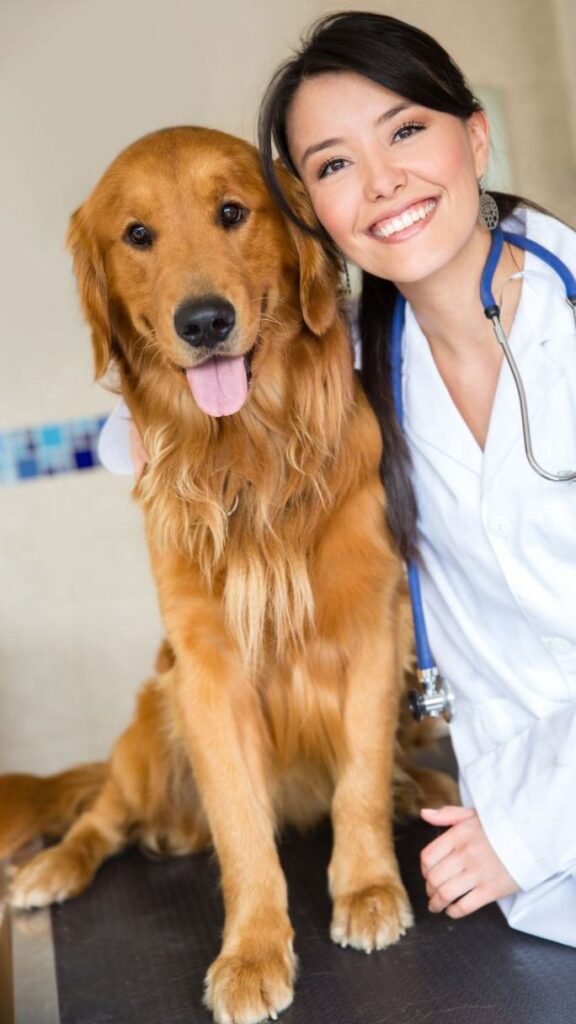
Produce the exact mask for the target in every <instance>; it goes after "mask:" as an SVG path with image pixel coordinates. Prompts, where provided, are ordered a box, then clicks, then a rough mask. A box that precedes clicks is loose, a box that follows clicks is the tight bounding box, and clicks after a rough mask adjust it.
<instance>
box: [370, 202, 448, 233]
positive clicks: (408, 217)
mask: <svg viewBox="0 0 576 1024" xmlns="http://www.w3.org/2000/svg"><path fill="white" fill-rule="evenodd" d="M435 206H436V202H435V200H433V199H431V200H430V202H428V203H423V204H422V206H411V207H410V209H409V210H404V213H403V214H401V215H400V216H399V217H393V218H392V219H391V220H387V221H386V222H385V223H384V224H381V225H380V226H379V227H377V228H374V231H373V234H375V235H377V236H378V237H379V238H389V237H390V235H395V234H396V232H397V231H404V229H405V228H409V227H410V226H411V225H412V224H415V223H416V221H419V220H424V218H425V217H427V216H428V214H429V213H432V210H433V209H434V207H435Z"/></svg>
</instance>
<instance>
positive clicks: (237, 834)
mask: <svg viewBox="0 0 576 1024" xmlns="http://www.w3.org/2000/svg"><path fill="white" fill-rule="evenodd" d="M154 568H155V573H156V576H157V579H158V582H159V593H160V600H161V605H162V610H163V613H164V617H165V621H166V625H167V627H168V633H169V636H170V641H171V643H172V646H173V648H174V651H175V654H176V666H175V669H174V670H173V676H174V686H175V688H176V705H177V707H178V708H179V710H180V723H179V732H180V735H181V736H182V737H183V739H184V742H185V744H186V748H187V751H188V755H189V757H190V762H191V766H192V773H193V775H194V779H195V782H196V785H197V787H198V791H199V793H200V798H201V800H202V804H203V807H204V811H205V813H206V817H207V820H208V824H209V826H210V832H211V835H212V841H213V843H214V847H215V849H216V852H217V855H218V859H219V862H220V869H221V875H222V892H223V896H224V907H225V914H226V919H225V927H224V942H223V946H222V950H221V952H220V955H219V956H218V958H217V959H216V960H215V962H214V963H213V964H212V966H211V967H210V969H209V971H208V975H207V978H206V1003H207V1005H208V1006H209V1007H210V1009H212V1011H213V1013H214V1017H215V1019H216V1021H218V1024H232V1022H233V1024H256V1022H257V1021H261V1020H264V1019H267V1018H269V1017H274V1016H275V1015H277V1014H278V1013H279V1012H280V1011H281V1010H283V1009H285V1007H287V1006H289V1004H290V1003H291V1002H292V990H293V980H294V973H295V959H294V954H293V951H292V937H293V932H292V928H291V925H290V920H289V918H288V911H287V892H286V881H285V879H284V875H283V873H282V869H281V866H280V861H279V858H278V853H277V850H276V843H275V838H274V814H273V809H272V801H271V795H270V775H271V770H270V764H269V754H268V751H267V742H266V730H265V726H264V722H263V717H262V711H261V707H260V702H259V698H258V694H257V692H256V689H255V687H254V686H253V685H252V684H251V681H250V679H249V678H248V677H247V675H246V673H245V672H244V670H243V668H242V664H241V660H240V657H239V653H238V651H237V649H236V648H235V646H234V645H233V644H232V642H231V640H230V639H229V636H228V635H227V632H226V629H225V626H224V622H223V619H222V611H221V607H220V604H219V602H217V601H216V600H214V599H211V598H208V597H207V596H206V595H205V594H202V596H201V598H200V599H199V598H198V594H197V593H196V594H195V593H191V592H190V589H189V587H190V584H189V580H190V571H189V567H188V566H186V571H183V572H178V568H177V567H175V566H174V565H170V563H169V559H168V558H167V557H164V558H163V559H157V560H156V565H155V567H154Z"/></svg>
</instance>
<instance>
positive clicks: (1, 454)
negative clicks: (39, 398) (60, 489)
mask: <svg viewBox="0 0 576 1024" xmlns="http://www.w3.org/2000/svg"><path fill="white" fill-rule="evenodd" d="M106 418H107V417H106V416H97V417H94V418H91V419H78V420H68V421H67V422H65V423H49V424H44V425H43V426H39V427H28V428H26V429H21V430H9V431H4V432H0V485H2V484H15V483H19V482H20V481H25V480H34V479H36V478H38V477H40V476H54V475H55V474H56V473H74V472H76V471H77V470H84V469H93V468H94V467H95V466H100V465H101V463H100V460H99V458H98V453H97V446H98V437H99V435H100V431H101V430H102V427H103V425H104V423H105V422H106Z"/></svg>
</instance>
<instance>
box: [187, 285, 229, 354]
mask: <svg viewBox="0 0 576 1024" xmlns="http://www.w3.org/2000/svg"><path fill="white" fill-rule="evenodd" d="M235 321H236V313H235V311H234V306H232V305H231V304H230V303H229V302H226V300H225V299H219V298H215V297H212V296H208V297H206V298H202V299H193V300H192V301H186V302H183V303H182V305H181V306H179V307H178V309H177V310H176V312H175V314H174V327H175V328H176V333H177V334H179V335H180V337H181V338H183V340H184V341H186V342H188V344H189V345H194V346H195V347H196V348H214V347H215V346H216V345H218V343H219V342H221V341H225V340H226V338H227V337H228V335H229V334H230V332H231V330H232V328H233V327H234V323H235Z"/></svg>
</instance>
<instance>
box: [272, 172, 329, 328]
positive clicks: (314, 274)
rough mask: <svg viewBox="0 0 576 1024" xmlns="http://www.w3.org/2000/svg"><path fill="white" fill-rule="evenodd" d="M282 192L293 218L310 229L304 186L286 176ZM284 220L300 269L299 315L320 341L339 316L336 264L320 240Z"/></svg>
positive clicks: (313, 219)
mask: <svg viewBox="0 0 576 1024" xmlns="http://www.w3.org/2000/svg"><path fill="white" fill-rule="evenodd" d="M282 190H283V192H284V194H285V195H286V198H287V200H288V202H289V204H290V208H291V209H292V210H293V211H294V213H295V214H296V216H297V217H298V218H299V219H300V220H302V221H304V223H305V224H310V225H313V224H314V223H315V217H314V213H313V211H312V206H311V204H310V200H309V199H308V195H307V193H306V191H305V189H304V186H303V185H302V184H301V183H300V182H299V181H298V180H297V179H296V178H294V177H292V175H288V174H285V175H283V176H282ZM287 220H288V225H289V230H290V235H291V238H292V242H293V245H294V248H295V250H296V253H297V256H298V263H299V265H300V303H301V306H302V314H303V316H304V321H305V323H306V324H307V326H308V327H309V328H310V330H311V331H312V333H313V334H315V335H317V336H318V337H320V336H321V335H322V334H324V333H325V332H326V331H327V330H328V328H329V327H331V326H332V324H333V323H334V320H335V319H336V315H337V312H338V289H339V272H338V263H337V260H336V256H335V255H334V254H331V253H329V252H328V250H327V248H326V247H325V246H324V245H323V244H322V242H321V241H320V239H319V238H315V237H314V236H313V235H310V234H308V232H306V231H304V229H303V228H299V227H298V226H297V224H295V223H294V222H293V221H291V220H290V219H289V218H287Z"/></svg>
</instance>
